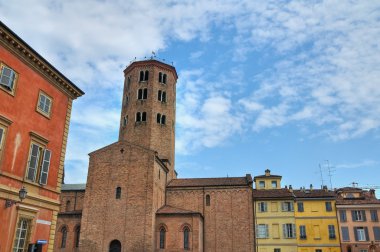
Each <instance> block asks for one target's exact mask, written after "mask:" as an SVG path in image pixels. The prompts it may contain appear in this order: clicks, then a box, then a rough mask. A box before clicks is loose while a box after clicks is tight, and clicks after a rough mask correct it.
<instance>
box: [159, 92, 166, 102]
mask: <svg viewBox="0 0 380 252" xmlns="http://www.w3.org/2000/svg"><path fill="white" fill-rule="evenodd" d="M157 98H158V100H159V101H160V102H166V92H165V91H161V90H158V96H157Z"/></svg>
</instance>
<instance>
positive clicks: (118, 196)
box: [116, 187, 121, 199]
mask: <svg viewBox="0 0 380 252" xmlns="http://www.w3.org/2000/svg"><path fill="white" fill-rule="evenodd" d="M120 197H121V187H116V199H120Z"/></svg>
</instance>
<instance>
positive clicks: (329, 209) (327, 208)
mask: <svg viewBox="0 0 380 252" xmlns="http://www.w3.org/2000/svg"><path fill="white" fill-rule="evenodd" d="M325 205H326V211H327V212H331V211H332V205H331V202H329V201H327V202H325Z"/></svg>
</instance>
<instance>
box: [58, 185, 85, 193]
mask: <svg viewBox="0 0 380 252" xmlns="http://www.w3.org/2000/svg"><path fill="white" fill-rule="evenodd" d="M84 190H86V184H62V188H61V191H84Z"/></svg>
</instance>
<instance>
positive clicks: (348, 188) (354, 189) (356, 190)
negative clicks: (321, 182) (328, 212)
mask: <svg viewBox="0 0 380 252" xmlns="http://www.w3.org/2000/svg"><path fill="white" fill-rule="evenodd" d="M336 191H337V192H361V191H363V189H361V188H357V187H342V188H338V189H336Z"/></svg>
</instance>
